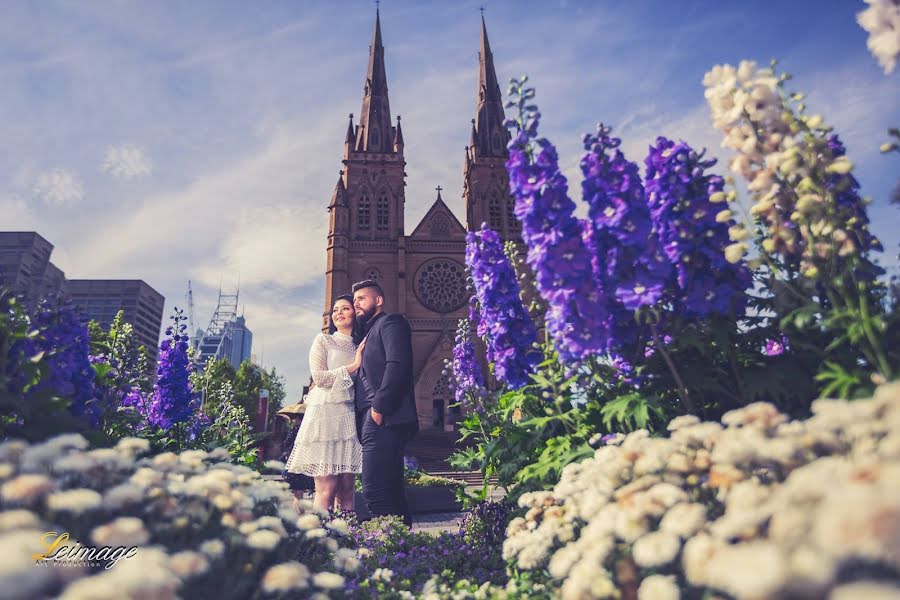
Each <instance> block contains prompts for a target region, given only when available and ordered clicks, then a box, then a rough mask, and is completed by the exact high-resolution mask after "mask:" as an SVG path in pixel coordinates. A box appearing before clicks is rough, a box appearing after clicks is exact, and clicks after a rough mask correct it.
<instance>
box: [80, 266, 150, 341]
mask: <svg viewBox="0 0 900 600" xmlns="http://www.w3.org/2000/svg"><path fill="white" fill-rule="evenodd" d="M67 292H68V296H69V297H70V298H71V299H72V303H73V304H75V305H76V306H77V307H78V308H79V309H80V310H81V312H82V314H83V315H84V317H85V319H86V320H93V321H97V322H98V323H100V325H101V326H103V328H104V329H106V328H108V327H109V325H110V323H112V321H113V319H114V318H115V316H116V313H118V312H119V311H120V310H123V311H125V321H126V322H128V323H131V325H132V327H134V333H135V337H136V338H137V340H138V342H139V343H141V344H142V345H144V346H146V347H147V348H148V349H149V350H151V351H152V355H153V356H154V357H155V356H157V353H158V351H159V334H160V331H161V330H162V318H163V306H164V305H165V301H166V299H165V298H164V297H163V295H162V294H160V293H159V292H157V291H156V290H154V289H153V288H152V287H150V286H149V285H147V283H145V282H144V281H142V280H140V279H70V280H69V281H68V282H67Z"/></svg>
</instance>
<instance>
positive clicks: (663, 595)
mask: <svg viewBox="0 0 900 600" xmlns="http://www.w3.org/2000/svg"><path fill="white" fill-rule="evenodd" d="M680 599H681V591H680V590H679V589H678V583H677V582H676V581H675V577H674V576H672V575H651V576H649V577H647V578H645V579H644V580H643V581H642V582H641V586H640V587H639V588H638V600H680Z"/></svg>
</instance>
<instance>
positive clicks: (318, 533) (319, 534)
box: [306, 527, 328, 540]
mask: <svg viewBox="0 0 900 600" xmlns="http://www.w3.org/2000/svg"><path fill="white" fill-rule="evenodd" d="M327 535H328V532H327V531H325V529H324V528H322V527H316V528H315V529H310V530H309V531H307V532H306V537H308V538H309V539H311V540H313V539H316V538H323V537H326V536H327Z"/></svg>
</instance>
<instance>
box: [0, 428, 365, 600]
mask: <svg viewBox="0 0 900 600" xmlns="http://www.w3.org/2000/svg"><path fill="white" fill-rule="evenodd" d="M149 450H150V445H149V443H148V442H147V441H146V440H142V439H137V438H129V439H124V440H121V441H120V442H119V443H118V444H117V445H116V447H115V448H104V449H90V448H89V444H88V442H87V440H85V439H84V438H83V437H82V436H80V435H63V436H59V437H56V438H53V439H51V440H48V441H46V442H43V443H39V444H32V445H29V444H27V443H25V442H22V441H9V442H5V443H2V444H0V554H2V555H3V556H4V557H5V558H4V562H3V564H2V565H0V590H5V591H3V592H0V597H10V596H7V595H4V594H7V592H11V593H12V596H11V597H50V596H53V597H60V598H63V599H65V600H76V599H80V598H91V599H92V600H93V599H104V598H110V599H112V598H176V597H178V596H180V595H183V594H184V593H185V591H186V590H189V589H191V590H196V589H198V588H201V589H202V588H204V587H206V586H207V585H212V586H214V587H215V589H225V590H227V592H233V593H235V594H237V593H239V592H238V590H244V591H245V592H246V593H247V594H250V593H251V592H253V591H254V589H261V590H263V591H264V592H266V593H275V594H280V593H283V592H291V593H294V592H296V591H299V590H306V591H304V592H303V593H304V594H307V593H308V594H314V593H317V592H318V593H324V594H327V593H329V591H330V590H335V589H338V588H341V587H342V586H343V585H344V577H343V576H342V575H340V574H338V573H336V572H327V571H322V572H318V573H314V572H312V570H311V569H310V568H309V567H308V566H307V565H304V564H301V563H299V562H296V561H289V562H281V563H280V564H277V563H279V561H284V560H285V559H288V558H291V557H296V556H299V555H300V552H299V550H301V549H304V551H306V550H309V549H311V548H321V549H322V550H323V551H324V554H323V555H325V556H327V555H332V556H333V557H334V560H333V564H331V563H329V564H328V565H326V566H327V567H328V568H329V569H333V570H334V571H341V572H352V571H353V570H355V569H357V568H358V567H359V560H358V558H357V557H356V553H355V552H354V551H352V550H347V549H340V548H339V544H338V541H337V539H335V536H336V535H340V534H341V533H342V532H346V530H347V523H346V522H345V521H343V520H336V521H332V522H331V523H329V524H328V525H327V528H326V526H325V525H323V523H322V521H321V519H320V517H319V516H318V515H317V514H315V513H314V512H313V510H312V505H311V503H309V502H308V501H307V502H304V503H301V509H302V510H303V511H304V513H303V514H302V515H300V516H298V515H297V513H296V512H295V511H294V509H293V508H292V503H293V500H294V498H293V496H292V495H291V494H290V493H289V491H288V490H287V486H286V484H284V483H283V482H280V481H272V480H267V479H264V478H263V477H262V476H261V475H260V474H259V473H258V472H256V471H254V470H252V469H250V468H248V467H244V466H238V465H233V464H230V463H228V462H227V460H228V459H229V455H228V452H227V451H224V450H219V449H217V450H214V451H212V452H206V451H202V450H190V451H185V452H182V453H180V454H175V453H171V452H166V453H163V454H158V455H156V456H152V457H143V458H142V455H144V454H146V453H147V452H148V451H149ZM46 532H57V533H56V534H53V536H51V537H52V539H55V538H56V536H58V535H61V534H63V533H65V534H67V535H68V538H67V539H66V540H63V541H61V543H63V544H66V545H69V546H72V547H73V549H74V547H76V546H79V547H81V548H83V549H85V550H84V554H81V555H80V556H82V557H86V556H88V554H87V552H88V549H90V548H98V549H99V548H103V547H109V548H117V547H124V548H131V547H136V550H135V551H134V553H133V555H132V557H131V558H128V557H124V558H119V559H118V560H116V561H114V564H112V565H111V566H109V568H104V567H105V566H106V565H105V564H104V563H105V562H106V561H105V560H100V559H98V560H90V559H86V560H81V561H79V564H66V565H65V566H63V565H55V566H54V565H49V566H44V567H41V566H35V561H34V560H33V559H32V558H31V557H32V554H41V553H44V552H46V551H47V548H48V545H49V542H50V541H51V539H49V538H46ZM332 532H334V534H332ZM319 564H321V563H319ZM236 565H237V566H239V567H240V568H236ZM320 568H321V567H320ZM248 578H249V579H248ZM254 578H256V579H258V581H255V579H254ZM228 582H233V585H232V583H228ZM248 585H249V586H250V587H249V588H248V587H247V586H248ZM220 595H221V594H220ZM225 597H233V596H228V593H226V594H225Z"/></svg>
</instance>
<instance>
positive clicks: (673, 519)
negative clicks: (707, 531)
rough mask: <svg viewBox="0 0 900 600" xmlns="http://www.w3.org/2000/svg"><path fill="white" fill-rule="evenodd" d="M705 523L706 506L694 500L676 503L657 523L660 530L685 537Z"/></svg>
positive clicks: (692, 533) (691, 534)
mask: <svg viewBox="0 0 900 600" xmlns="http://www.w3.org/2000/svg"><path fill="white" fill-rule="evenodd" d="M705 524H706V507H705V506H703V505H702V504H699V503H696V502H690V503H687V502H685V503H681V504H676V505H675V506H673V507H672V508H670V509H669V510H668V512H666V514H665V516H664V517H663V518H662V521H660V523H659V529H660V531H665V532H667V533H671V534H672V535H677V536H679V537H681V538H682V539H687V538H689V537H691V536H693V535H694V534H695V533H697V532H698V531H700V529H701V528H702V527H703V525H705Z"/></svg>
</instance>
